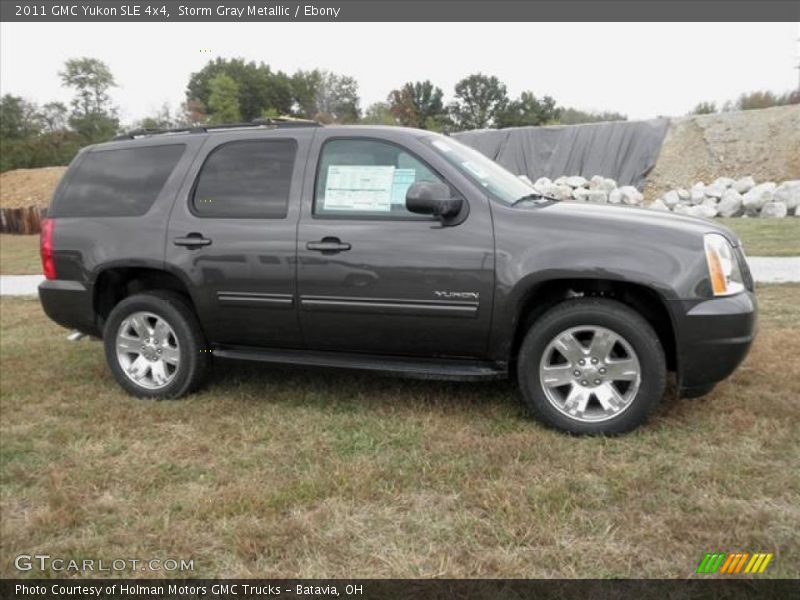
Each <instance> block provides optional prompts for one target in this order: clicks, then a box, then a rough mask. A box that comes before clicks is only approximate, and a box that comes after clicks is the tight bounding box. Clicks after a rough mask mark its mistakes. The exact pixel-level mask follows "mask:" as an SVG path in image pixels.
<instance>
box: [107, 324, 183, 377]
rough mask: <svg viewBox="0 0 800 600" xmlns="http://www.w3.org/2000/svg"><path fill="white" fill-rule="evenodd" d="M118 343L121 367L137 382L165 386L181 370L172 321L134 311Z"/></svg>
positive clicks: (118, 333)
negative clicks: (170, 322) (168, 321)
mask: <svg viewBox="0 0 800 600" xmlns="http://www.w3.org/2000/svg"><path fill="white" fill-rule="evenodd" d="M115 345H116V349H117V360H118V361H119V366H120V367H121V368H122V371H123V372H124V373H125V375H127V377H128V378H129V379H130V380H131V381H133V382H134V383H135V384H136V385H139V386H141V387H143V388H146V389H148V390H157V389H161V388H163V387H164V386H166V385H167V384H169V382H170V381H172V379H173V378H174V377H175V374H176V373H177V372H178V366H179V365H180V360H181V351H180V346H179V345H178V338H177V336H176V335H175V331H174V330H173V329H172V327H171V326H170V324H169V323H167V322H166V321H165V320H164V319H163V318H161V317H159V316H158V315H155V314H153V313H151V312H136V313H133V314H132V315H131V316H129V317H128V318H127V319H125V320H124V321H122V323H121V324H120V326H119V329H118V330H117V337H116V340H115Z"/></svg>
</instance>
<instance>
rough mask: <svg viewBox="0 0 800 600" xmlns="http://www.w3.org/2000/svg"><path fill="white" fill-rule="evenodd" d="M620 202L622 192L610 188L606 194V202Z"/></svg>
mask: <svg viewBox="0 0 800 600" xmlns="http://www.w3.org/2000/svg"><path fill="white" fill-rule="evenodd" d="M621 202H622V192H620V191H619V190H618V189H616V190H611V192H609V194H608V203H609V204H620V203H621Z"/></svg>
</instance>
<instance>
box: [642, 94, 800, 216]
mask: <svg viewBox="0 0 800 600" xmlns="http://www.w3.org/2000/svg"><path fill="white" fill-rule="evenodd" d="M748 175H750V176H752V177H753V178H754V179H755V180H756V181H775V182H780V181H786V180H789V179H800V105H797V104H795V105H792V106H779V107H776V108H766V109H763V110H748V111H742V112H729V113H720V114H714V115H703V116H696V117H683V118H677V119H672V120H671V123H670V127H669V130H668V131H667V136H666V138H665V139H664V144H663V145H662V146H661V152H660V153H659V155H658V160H657V161H656V166H655V167H654V168H653V170H652V171H651V172H650V174H649V175H648V176H647V181H646V183H645V188H644V194H645V198H646V199H647V200H653V199H655V198H657V197H659V196H660V195H661V194H663V193H664V192H666V191H668V190H670V189H673V188H678V187H684V188H689V187H691V186H692V184H694V183H695V182H698V181H702V182H704V183H707V184H708V183H711V182H712V181H714V180H715V179H717V178H718V177H731V178H733V179H740V178H742V177H746V176H748Z"/></svg>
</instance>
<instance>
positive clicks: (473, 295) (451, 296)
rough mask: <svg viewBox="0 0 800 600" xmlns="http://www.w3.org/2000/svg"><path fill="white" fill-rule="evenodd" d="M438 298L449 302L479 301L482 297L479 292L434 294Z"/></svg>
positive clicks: (437, 292)
mask: <svg viewBox="0 0 800 600" xmlns="http://www.w3.org/2000/svg"><path fill="white" fill-rule="evenodd" d="M433 293H434V294H435V295H436V297H437V298H445V299H447V300H477V299H478V298H479V296H480V294H479V293H478V292H444V291H441V292H440V291H435V292H433Z"/></svg>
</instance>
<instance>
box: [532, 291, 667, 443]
mask: <svg viewBox="0 0 800 600" xmlns="http://www.w3.org/2000/svg"><path fill="white" fill-rule="evenodd" d="M666 371H667V369H666V360H665V358H664V351H663V349H662V347H661V343H660V341H659V339H658V336H657V335H656V333H655V331H654V330H653V328H652V327H651V326H650V324H649V323H648V322H647V321H646V320H645V319H644V318H643V317H642V316H641V315H640V314H639V313H637V312H636V311H634V310H632V309H631V308H629V307H628V306H626V305H624V304H622V303H620V302H617V301H615V300H608V299H604V298H580V299H575V300H567V301H564V302H562V303H561V304H559V305H557V306H555V307H554V308H552V309H551V310H549V311H548V312H546V313H545V314H544V315H543V316H542V317H540V318H539V319H538V320H537V321H536V322H535V323H534V324H533V326H532V327H531V328H530V330H529V331H528V333H527V334H526V336H525V339H524V340H523V342H522V346H521V348H520V351H519V355H518V359H517V375H518V379H519V386H520V389H521V391H522V396H523V399H524V403H525V406H526V407H527V408H528V410H529V412H530V413H531V414H532V415H533V416H535V417H536V418H537V419H539V420H541V421H542V422H544V423H546V424H547V425H550V426H551V427H555V428H557V429H561V430H563V431H567V432H570V433H578V434H617V433H624V432H627V431H630V430H632V429H634V428H636V427H638V426H639V425H641V424H643V423H644V422H645V421H646V420H647V418H648V416H649V415H650V413H651V412H652V410H653V408H655V406H656V405H657V404H658V402H659V401H660V400H661V397H662V396H663V395H664V388H665V386H666Z"/></svg>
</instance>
